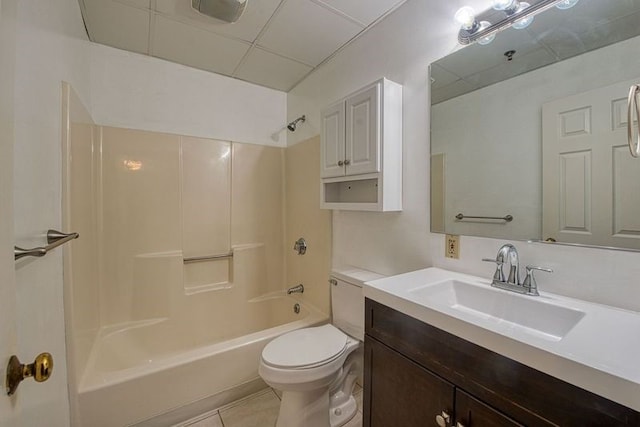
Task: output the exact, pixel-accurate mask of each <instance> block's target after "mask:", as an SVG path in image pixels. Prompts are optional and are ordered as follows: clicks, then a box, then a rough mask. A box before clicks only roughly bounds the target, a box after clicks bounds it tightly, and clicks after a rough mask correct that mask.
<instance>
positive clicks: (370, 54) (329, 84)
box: [287, 0, 640, 310]
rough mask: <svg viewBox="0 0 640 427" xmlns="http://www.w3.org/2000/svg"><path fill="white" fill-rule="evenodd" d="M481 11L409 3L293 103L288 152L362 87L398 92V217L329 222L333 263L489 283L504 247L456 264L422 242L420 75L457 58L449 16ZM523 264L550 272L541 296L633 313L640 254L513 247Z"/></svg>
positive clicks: (468, 241) (479, 5) (487, 245)
mask: <svg viewBox="0 0 640 427" xmlns="http://www.w3.org/2000/svg"><path fill="white" fill-rule="evenodd" d="M488 3H490V2H487V1H483V0H467V1H462V0H461V1H439V0H409V1H408V2H407V3H405V4H404V5H403V6H402V7H400V8H399V9H398V10H397V11H396V12H394V13H393V14H391V15H390V16H389V17H387V18H386V19H385V20H384V21H382V22H381V23H380V24H379V25H378V26H377V27H374V28H373V29H371V30H370V31H369V32H367V33H366V34H365V35H364V36H363V37H361V38H360V39H358V40H356V41H355V42H354V43H352V44H351V45H350V46H348V47H347V48H345V49H344V50H343V51H342V52H340V53H339V54H337V55H336V56H335V57H334V58H333V59H332V60H331V61H329V62H328V63H326V64H325V65H324V66H322V67H321V68H320V69H319V70H317V71H316V72H314V73H313V74H311V75H310V76H309V77H307V78H306V79H305V80H304V81H302V82H301V83H300V84H299V85H297V86H296V87H295V88H294V89H293V90H292V91H291V92H290V93H289V99H288V110H287V114H288V117H289V118H292V117H296V116H298V115H300V114H307V117H308V118H309V119H308V121H307V123H305V126H302V127H301V128H300V132H298V131H296V133H295V134H293V135H292V136H290V141H289V143H290V144H295V143H296V142H298V141H301V140H304V139H307V138H309V137H310V136H312V135H316V134H318V133H319V129H320V128H319V118H320V110H321V109H322V108H323V107H324V106H326V105H328V104H330V103H331V102H332V101H334V100H336V99H339V98H341V97H342V96H344V95H345V94H347V93H349V92H351V91H353V90H356V89H358V88H359V87H361V86H364V85H365V84H367V83H369V82H371V81H373V80H375V79H377V78H379V77H381V76H386V77H388V78H389V79H391V80H394V81H396V82H398V83H401V84H403V85H404V106H403V114H404V119H403V132H404V159H403V161H404V166H405V168H404V169H405V170H404V194H403V204H404V210H403V211H402V212H401V213H391V214H379V213H365V212H340V211H335V212H334V215H333V230H334V231H333V242H334V244H333V245H334V246H333V262H334V264H336V263H350V264H354V265H357V266H360V267H364V268H369V269H371V270H374V271H377V272H380V273H383V274H396V273H400V272H405V271H409V270H413V269H418V268H424V267H428V266H432V265H435V266H444V267H447V268H449V269H452V270H457V271H465V272H469V273H474V274H480V275H482V276H485V277H491V276H492V274H493V267H492V266H491V265H490V264H488V263H487V264H486V265H485V264H484V263H481V262H480V261H479V258H482V257H492V256H495V254H496V252H497V250H498V248H499V247H500V245H501V244H502V243H504V242H503V241H500V240H493V239H483V238H466V237H465V238H463V239H462V245H461V259H460V260H454V261H451V260H445V258H444V236H443V235H438V234H431V233H430V232H429V212H428V209H429V204H430V203H429V106H428V89H427V87H428V85H427V67H428V64H429V63H430V62H433V61H434V60H436V59H438V58H440V57H442V56H445V55H447V54H448V53H450V52H452V51H453V50H455V49H457V41H456V37H457V25H456V24H455V23H454V21H453V15H454V13H455V12H456V10H457V9H458V8H459V7H461V6H463V5H466V4H469V5H471V6H473V7H474V8H476V9H477V10H482V9H483V8H484V7H487V6H488ZM517 246H518V247H520V248H521V252H522V257H521V259H522V263H523V264H537V265H542V266H551V267H555V270H556V272H555V273H553V274H552V275H548V276H546V277H544V276H543V275H542V274H540V275H539V276H540V279H539V283H540V287H541V289H543V290H545V289H549V290H552V291H554V292H556V293H560V294H565V295H570V296H576V297H580V298H583V299H587V300H592V301H598V302H603V303H607V304H612V305H617V306H620V307H627V308H633V309H637V310H640V285H637V282H638V280H637V277H638V275H639V274H640V271H639V269H638V267H637V265H640V253H630V252H625V253H623V252H617V251H607V250H603V249H581V248H573V247H555V248H552V247H549V246H548V245H544V244H530V245H529V244H526V243H523V242H521V243H517Z"/></svg>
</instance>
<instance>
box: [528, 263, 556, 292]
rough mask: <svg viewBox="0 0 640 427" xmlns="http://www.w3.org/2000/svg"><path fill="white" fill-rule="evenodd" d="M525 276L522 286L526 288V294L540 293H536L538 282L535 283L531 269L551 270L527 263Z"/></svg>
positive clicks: (549, 271)
mask: <svg viewBox="0 0 640 427" xmlns="http://www.w3.org/2000/svg"><path fill="white" fill-rule="evenodd" d="M525 268H526V270H527V277H526V278H525V279H524V282H523V283H522V286H523V287H524V288H525V289H526V290H527V294H528V295H540V294H539V293H538V284H537V283H536V278H535V277H534V276H533V271H534V270H538V271H544V272H547V273H553V270H552V269H550V268H544V267H537V266H535V265H527V266H526V267H525Z"/></svg>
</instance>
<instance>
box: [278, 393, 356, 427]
mask: <svg viewBox="0 0 640 427" xmlns="http://www.w3.org/2000/svg"><path fill="white" fill-rule="evenodd" d="M329 401H330V399H329V393H328V390H327V389H324V390H319V391H318V392H317V393H314V392H311V393H310V392H308V391H305V392H296V391H288V392H286V391H285V392H283V393H282V402H281V403H280V412H279V414H278V420H277V421H276V426H275V427H341V426H343V425H345V424H346V423H348V422H349V421H350V420H351V419H352V418H353V417H354V416H355V415H356V413H357V412H358V404H357V403H356V399H355V398H354V397H353V395H351V396H349V398H348V399H347V400H346V401H345V402H343V403H341V404H340V405H337V406H335V407H333V408H329ZM327 408H328V410H327Z"/></svg>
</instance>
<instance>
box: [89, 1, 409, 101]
mask: <svg viewBox="0 0 640 427" xmlns="http://www.w3.org/2000/svg"><path fill="white" fill-rule="evenodd" d="M405 1H406V0H248V3H247V7H246V10H245V12H244V14H243V15H242V17H241V18H240V20H238V21H237V22H235V23H233V24H229V23H226V22H223V21H219V20H216V19H214V18H210V17H207V16H204V15H201V14H199V13H198V12H196V11H194V10H193V9H191V0H79V2H80V8H81V10H82V15H83V18H84V20H85V25H86V27H87V32H88V34H89V38H90V39H91V40H92V41H94V42H96V43H101V44H105V45H109V46H113V47H117V48H120V49H124V50H128V51H132V52H138V53H142V54H145V55H150V56H155V57H158V58H162V59H166V60H169V61H173V62H177V63H180V64H184V65H187V66H190V67H194V68H199V69H202V70H206V71H211V72H214V73H218V74H223V75H226V76H231V77H235V78H238V79H241V80H245V81H248V82H252V83H255V84H258V85H261V86H266V87H270V88H273V89H278V90H282V91H289V90H290V89H291V88H293V87H294V86H295V85H296V84H297V83H298V82H299V81H301V80H302V79H304V77H305V76H307V75H308V74H309V73H310V72H311V71H313V69H314V68H316V67H318V66H319V65H320V64H322V63H323V62H324V61H326V60H327V59H328V58H330V57H331V56H332V55H333V54H334V53H335V52H336V51H338V50H339V49H340V48H341V47H342V46H344V45H345V44H347V43H348V42H349V41H351V40H353V39H354V38H355V37H357V36H358V35H359V34H361V33H362V32H363V31H364V30H365V29H366V28H368V27H370V26H372V25H375V24H376V23H377V22H379V20H380V19H381V18H382V17H384V16H385V15H386V14H388V13H389V12H391V11H393V10H394V9H395V8H397V7H398V6H399V5H400V4H402V3H404V2H405Z"/></svg>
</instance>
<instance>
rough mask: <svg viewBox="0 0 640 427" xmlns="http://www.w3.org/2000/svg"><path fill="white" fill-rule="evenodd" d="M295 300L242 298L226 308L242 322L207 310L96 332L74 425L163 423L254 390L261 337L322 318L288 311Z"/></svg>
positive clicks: (317, 314) (322, 316)
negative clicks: (224, 319) (242, 303)
mask: <svg viewBox="0 0 640 427" xmlns="http://www.w3.org/2000/svg"><path fill="white" fill-rule="evenodd" d="M296 302H297V301H296V300H295V299H293V298H291V297H287V296H284V295H278V296H269V297H264V298H259V299H255V300H251V301H248V302H246V304H245V306H244V307H242V308H240V307H234V310H243V311H244V313H245V315H243V316H240V318H241V319H243V321H242V322H238V321H234V322H233V323H230V324H228V325H224V324H221V319H220V316H217V318H216V316H215V314H214V313H212V315H211V316H205V317H204V318H203V317H202V316H201V315H200V317H199V318H198V319H197V320H196V319H193V318H189V317H186V318H183V319H181V320H179V321H176V320H172V319H153V320H145V321H141V322H135V323H129V324H126V325H120V326H116V327H109V328H106V329H104V330H102V331H101V332H100V333H99V334H98V337H97V338H96V340H95V342H94V345H93V348H92V350H91V354H90V356H89V361H88V363H87V367H86V369H85V372H84V375H83V376H82V379H81V382H80V386H79V390H78V392H79V393H78V416H79V420H80V425H81V426H90V427H102V426H105V427H106V426H114V427H115V426H117V427H122V426H129V425H134V424H141V425H145V426H152V425H168V424H171V423H175V422H178V421H182V420H184V419H188V418H190V417H192V416H195V415H197V414H198V413H202V412H205V411H207V410H212V409H215V408H217V407H219V406H222V405H224V404H226V403H228V402H230V401H232V400H235V399H237V398H239V397H243V395H247V394H249V393H251V392H253V391H256V390H257V389H259V388H261V387H263V386H264V383H262V381H261V380H260V378H259V376H258V362H259V359H260V354H261V352H262V349H263V348H264V346H265V345H266V344H267V343H268V342H269V341H271V340H272V339H273V338H275V337H276V336H278V335H280V334H282V333H284V332H287V331H291V330H294V329H299V328H304V327H308V326H312V325H318V324H321V323H325V322H326V321H327V320H328V319H327V316H326V315H325V314H322V313H320V312H318V311H317V310H315V309H313V308H312V307H307V306H304V305H302V304H301V310H300V313H299V314H296V313H294V304H296ZM233 317H234V318H236V319H238V317H236V316H233ZM209 322H210V324H209ZM258 325H260V326H258Z"/></svg>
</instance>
